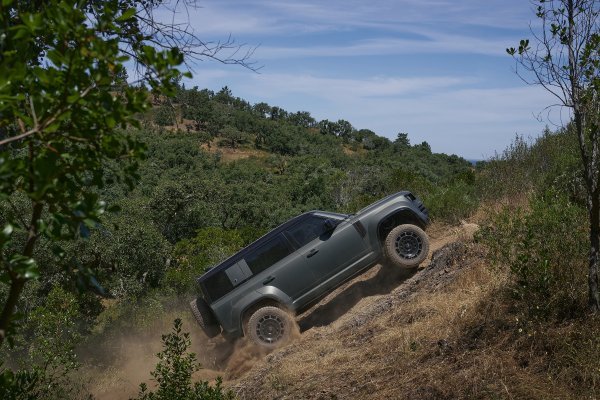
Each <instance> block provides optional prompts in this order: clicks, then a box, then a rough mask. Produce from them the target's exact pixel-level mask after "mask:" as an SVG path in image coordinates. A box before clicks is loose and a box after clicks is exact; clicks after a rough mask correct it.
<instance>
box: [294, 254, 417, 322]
mask: <svg viewBox="0 0 600 400" xmlns="http://www.w3.org/2000/svg"><path fill="white" fill-rule="evenodd" d="M416 272H417V270H416V269H414V270H406V269H400V268H394V267H392V266H389V265H382V266H381V267H380V268H379V271H378V272H377V274H375V275H374V276H373V277H371V278H369V279H367V280H364V281H358V282H355V283H353V284H351V285H350V286H348V287H347V288H345V289H343V290H342V291H341V292H340V293H339V294H338V295H336V296H335V297H334V298H332V299H331V300H329V301H326V302H325V303H324V304H321V305H319V306H317V307H316V308H313V309H310V310H309V312H308V313H307V314H306V315H304V316H302V317H300V318H298V320H297V321H298V326H299V327H300V332H304V331H307V330H309V329H310V328H314V327H319V326H325V325H329V324H331V323H332V322H334V321H336V320H337V319H338V318H340V317H341V316H342V315H344V314H346V313H347V312H348V311H349V310H351V309H352V307H354V306H355V305H356V304H357V303H358V302H359V301H360V300H361V299H363V298H365V297H369V296H376V295H382V294H387V293H390V292H391V291H392V290H394V289H395V288H396V287H398V286H399V285H400V284H402V282H404V281H405V280H407V279H409V278H410V277H412V276H413V275H414V274H415V273H416Z"/></svg>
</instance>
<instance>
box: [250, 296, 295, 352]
mask: <svg viewBox="0 0 600 400" xmlns="http://www.w3.org/2000/svg"><path fill="white" fill-rule="evenodd" d="M293 324H294V322H293V321H292V316H291V315H290V314H289V313H287V312H286V311H285V310H282V309H281V308H278V307H273V306H266V307H262V308H259V309H258V310H256V311H255V312H254V313H253V314H252V315H251V316H250V319H249V320H248V325H247V326H246V334H247V335H248V336H249V337H250V339H251V340H252V341H253V342H254V343H256V344H257V345H259V346H263V347H267V348H270V349H272V348H275V347H277V346H279V345H281V344H283V343H285V342H287V341H288V340H289V339H290V337H291V332H292V326H293Z"/></svg>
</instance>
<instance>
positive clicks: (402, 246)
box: [383, 224, 429, 268]
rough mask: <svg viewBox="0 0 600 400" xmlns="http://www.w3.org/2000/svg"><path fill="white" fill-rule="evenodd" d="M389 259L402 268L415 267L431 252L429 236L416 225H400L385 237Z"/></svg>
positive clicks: (385, 247)
mask: <svg viewBox="0 0 600 400" xmlns="http://www.w3.org/2000/svg"><path fill="white" fill-rule="evenodd" d="M383 248H384V251H385V255H386V257H387V259H388V260H389V261H390V262H391V263H392V264H393V265H396V266H398V267H401V268H415V267H417V266H418V265H419V264H420V263H422V262H423V260H425V258H426V257H427V254H428V253H429V238H428V237H427V234H426V233H425V231H423V229H421V228H419V227H418V226H416V225H412V224H404V225H398V226H397V227H395V228H394V229H392V230H391V232H390V233H389V234H388V235H387V237H386V238H385V242H384V245H383Z"/></svg>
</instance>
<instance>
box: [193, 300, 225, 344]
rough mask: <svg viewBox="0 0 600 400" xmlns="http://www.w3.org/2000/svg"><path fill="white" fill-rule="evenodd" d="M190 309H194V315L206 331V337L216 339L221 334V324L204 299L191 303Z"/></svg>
mask: <svg viewBox="0 0 600 400" xmlns="http://www.w3.org/2000/svg"><path fill="white" fill-rule="evenodd" d="M190 308H191V309H192V314H194V317H195V318H196V321H197V322H198V325H200V327H201V328H202V330H204V333H206V336H208V337H209V338H214V337H215V336H217V335H218V334H219V333H221V327H220V326H219V323H218V322H217V320H216V318H215V316H214V315H213V313H212V312H211V311H210V307H209V306H208V304H206V301H204V299H203V298H202V297H198V298H197V299H196V300H192V301H191V302H190Z"/></svg>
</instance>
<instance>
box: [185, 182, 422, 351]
mask: <svg viewBox="0 0 600 400" xmlns="http://www.w3.org/2000/svg"><path fill="white" fill-rule="evenodd" d="M428 223H429V217H428V213H427V210H426V208H425V206H424V205H423V203H422V202H421V201H420V200H418V199H417V198H416V197H415V196H414V195H413V194H412V193H410V192H406V191H404V192H399V193H396V194H393V195H391V196H388V197H386V198H384V199H382V200H379V201H378V202H376V203H373V204H371V205H369V206H368V207H365V208H364V209H362V210H360V211H359V212H358V213H356V214H353V215H345V214H336V213H331V212H324V211H311V212H307V213H304V214H302V215H299V216H297V217H294V218H292V219H291V220H289V221H287V222H285V223H284V224H282V225H280V226H279V227H277V228H275V229H273V230H272V231H270V232H269V233H267V234H266V235H264V236H263V237H261V238H260V239H258V240H257V241H255V242H254V243H252V244H250V245H248V246H247V247H245V248H243V249H242V250H240V251H239V252H237V253H236V254H234V255H232V256H231V257H229V258H228V259H226V260H225V261H223V262H221V263H220V264H219V265H217V266H215V267H213V268H211V269H210V270H208V271H207V272H206V273H205V274H204V275H202V276H200V277H199V278H198V284H199V285H200V288H201V291H202V296H201V297H198V298H197V299H196V300H193V301H192V302H191V303H190V306H191V309H192V312H193V314H194V316H195V317H196V320H197V321H198V323H199V324H200V326H201V327H202V328H203V330H204V332H205V333H206V334H207V336H208V337H214V336H216V335H218V334H219V333H221V334H223V336H225V337H226V338H228V339H234V338H237V337H241V336H244V335H246V336H249V337H250V339H251V340H252V341H254V342H255V343H257V344H259V345H261V346H265V347H276V346H278V345H279V344H281V343H283V342H285V341H286V340H287V339H288V338H289V336H290V333H291V328H292V326H293V323H294V319H293V318H294V317H293V316H294V315H295V314H298V313H300V312H302V311H304V310H306V309H307V308H308V307H309V306H310V305H312V304H314V303H315V302H316V301H317V300H319V299H320V298H322V297H323V296H325V295H327V294H328V293H330V292H331V291H332V290H334V289H335V288H336V287H338V286H340V285H341V284H342V283H344V282H345V281H347V280H349V279H351V278H352V277H354V276H356V275H358V274H360V273H361V272H363V271H364V270H366V269H367V268H369V267H372V266H374V265H375V264H377V263H381V262H382V261H384V260H385V261H387V262H388V263H389V264H391V265H393V266H396V267H400V268H416V267H417V266H418V265H419V264H420V263H421V262H422V261H423V260H424V259H425V258H426V257H427V253H428V252H429V239H428V237H427V235H426V234H425V232H424V229H425V227H426V226H427V224H428Z"/></svg>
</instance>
